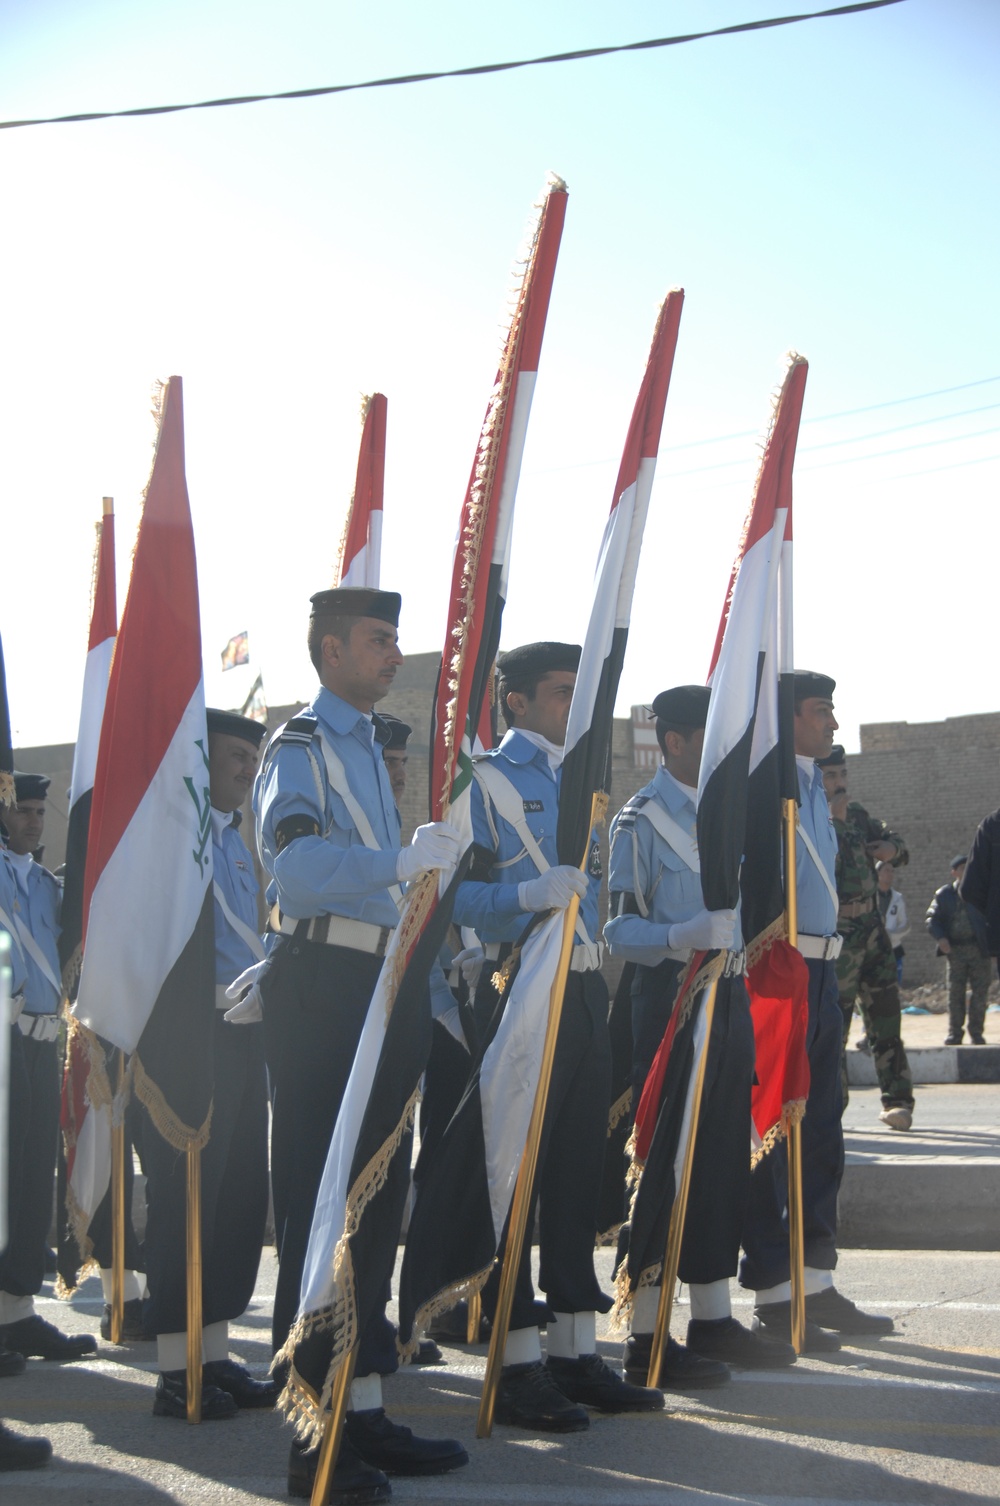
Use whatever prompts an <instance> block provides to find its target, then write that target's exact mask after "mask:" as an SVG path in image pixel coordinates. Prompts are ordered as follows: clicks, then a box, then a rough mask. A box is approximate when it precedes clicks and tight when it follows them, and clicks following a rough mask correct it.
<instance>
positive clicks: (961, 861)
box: [948, 852, 969, 868]
mask: <svg viewBox="0 0 1000 1506" xmlns="http://www.w3.org/2000/svg"><path fill="white" fill-rule="evenodd" d="M968 861H969V860H968V858H967V857H966V856H965V853H964V852H957V853H956V854H955V856H954V857H953V858H952V860H951V862H950V863H949V864H948V867H949V868H964V867H965V865H966V863H967V862H968Z"/></svg>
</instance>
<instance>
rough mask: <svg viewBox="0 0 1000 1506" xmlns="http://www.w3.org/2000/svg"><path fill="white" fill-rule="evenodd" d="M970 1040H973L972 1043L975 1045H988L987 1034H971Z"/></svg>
mask: <svg viewBox="0 0 1000 1506" xmlns="http://www.w3.org/2000/svg"><path fill="white" fill-rule="evenodd" d="M969 1040H970V1041H971V1042H972V1044H973V1045H974V1046H985V1045H986V1037H985V1035H970V1036H969Z"/></svg>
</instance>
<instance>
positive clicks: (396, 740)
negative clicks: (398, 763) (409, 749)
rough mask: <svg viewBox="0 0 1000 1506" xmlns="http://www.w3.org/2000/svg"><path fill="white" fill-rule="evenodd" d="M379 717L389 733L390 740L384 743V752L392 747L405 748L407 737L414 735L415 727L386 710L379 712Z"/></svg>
mask: <svg viewBox="0 0 1000 1506" xmlns="http://www.w3.org/2000/svg"><path fill="white" fill-rule="evenodd" d="M378 719H379V721H380V722H382V723H383V724H384V725H385V727H386V729H387V730H388V733H389V737H388V740H387V741H386V742H384V743H383V744H382V751H383V753H385V752H388V751H389V750H390V749H398V748H405V747H406V742H407V739H408V738H409V737H411V736H412V735H413V728H412V727H408V726H407V725H406V723H405V722H402V721H400V719H399V717H398V716H389V715H388V714H387V713H386V712H384V711H380V712H379V713H378Z"/></svg>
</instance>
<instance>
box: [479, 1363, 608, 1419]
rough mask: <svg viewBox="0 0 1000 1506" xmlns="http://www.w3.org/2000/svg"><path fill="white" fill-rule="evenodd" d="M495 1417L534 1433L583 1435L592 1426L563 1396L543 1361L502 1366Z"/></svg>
mask: <svg viewBox="0 0 1000 1506" xmlns="http://www.w3.org/2000/svg"><path fill="white" fill-rule="evenodd" d="M495 1416H496V1420H497V1422H508V1423H512V1424H513V1425H514V1426H515V1427H518V1428H530V1429H531V1431H532V1432H533V1433H537V1432H541V1433H582V1432H583V1431H584V1429H585V1428H589V1427H590V1418H589V1416H588V1415H587V1412H586V1411H585V1409H584V1408H583V1407H580V1406H576V1405H575V1404H574V1403H573V1402H571V1401H570V1400H569V1398H568V1397H567V1396H565V1395H564V1394H563V1392H562V1391H561V1390H560V1389H559V1387H558V1385H557V1384H556V1382H555V1379H554V1378H553V1376H552V1375H551V1374H550V1373H549V1371H548V1370H547V1369H546V1368H545V1366H544V1365H543V1364H542V1362H541V1360H533V1361H532V1362H531V1364H528V1365H505V1366H504V1367H503V1369H502V1370H501V1372H500V1384H499V1386H498V1387H497V1400H496V1410H495Z"/></svg>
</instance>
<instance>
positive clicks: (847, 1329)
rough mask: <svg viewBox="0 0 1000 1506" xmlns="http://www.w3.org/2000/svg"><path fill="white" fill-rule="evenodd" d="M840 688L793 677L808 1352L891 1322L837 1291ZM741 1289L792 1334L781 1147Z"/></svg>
mask: <svg viewBox="0 0 1000 1506" xmlns="http://www.w3.org/2000/svg"><path fill="white" fill-rule="evenodd" d="M835 689H836V681H835V680H832V679H831V678H830V676H829V675H823V674H817V673H815V672H814V671H812V670H797V671H796V673H795V691H794V694H795V721H794V736H795V762H796V764H797V766H798V780H799V825H798V836H797V838H796V843H795V857H796V897H797V904H798V942H797V945H798V949H799V951H800V952H801V953H802V955H803V957H804V958H805V961H806V967H807V968H808V970H809V1019H808V1026H807V1034H806V1050H807V1052H808V1056H809V1074H810V1083H809V1097H808V1099H807V1101H806V1113H805V1118H804V1119H803V1121H802V1207H803V1226H804V1227H803V1233H804V1240H805V1290H806V1336H805V1345H804V1347H805V1350H806V1352H807V1353H809V1352H817V1351H819V1352H822V1351H823V1350H829V1349H837V1348H839V1347H840V1345H839V1340H838V1339H837V1337H836V1332H841V1333H848V1334H855V1333H863V1334H876V1335H877V1334H884V1333H889V1332H891V1330H892V1327H893V1322H892V1319H891V1318H889V1317H885V1316H883V1315H881V1314H877V1313H865V1312H862V1311H861V1309H860V1308H858V1307H857V1306H856V1305H855V1304H854V1303H853V1302H851V1301H850V1300H849V1298H847V1297H845V1296H843V1295H842V1294H841V1293H840V1292H838V1291H837V1289H836V1287H835V1286H834V1276H833V1273H834V1269H835V1267H836V1264H837V1193H838V1191H839V1189H840V1182H841V1178H842V1177H843V1174H844V1134H843V1129H842V1126H841V1110H842V1096H843V1090H842V1087H841V1079H840V1054H841V1045H840V1039H841V1035H842V1032H843V1016H842V1015H841V1018H840V1019H839V1020H838V1018H837V1011H838V1009H839V1007H840V1004H839V999H840V994H839V990H838V987H837V971H836V967H835V963H836V959H837V957H838V956H839V955H840V947H841V939H840V937H839V936H838V934H837V912H838V903H839V902H838V898H837V884H836V863H837V834H836V832H835V831H834V828H833V825H832V823H831V819H830V807H829V803H828V801H827V798H826V790H825V789H824V786H823V770H822V769H821V768H820V767H819V766H818V764H817V762H816V760H817V759H821V758H827V757H828V756H829V754H830V750H831V749H832V747H833V736H834V733H835V732H836V731H837V725H838V724H837V720H836V717H835V716H834V714H833V692H834V690H835ZM743 1249H744V1257H743V1261H742V1263H741V1266H740V1283H741V1285H742V1286H744V1287H749V1288H750V1290H751V1291H752V1292H754V1294H755V1307H754V1323H755V1326H756V1327H757V1328H758V1329H759V1330H760V1331H761V1332H763V1333H765V1334H767V1335H768V1336H773V1337H775V1338H780V1339H782V1340H783V1341H785V1342H787V1341H788V1339H789V1338H790V1335H791V1286H790V1281H789V1245H788V1152H787V1147H786V1145H785V1143H784V1141H782V1142H780V1143H779V1144H778V1145H777V1146H775V1147H774V1149H773V1150H772V1151H771V1152H770V1153H769V1154H768V1155H766V1156H765V1157H764V1158H763V1160H762V1161H760V1162H759V1163H758V1165H757V1167H756V1169H755V1170H754V1173H753V1176H752V1177H751V1182H750V1211H749V1217H748V1220H747V1225H746V1229H745V1231H744V1238H743Z"/></svg>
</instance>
